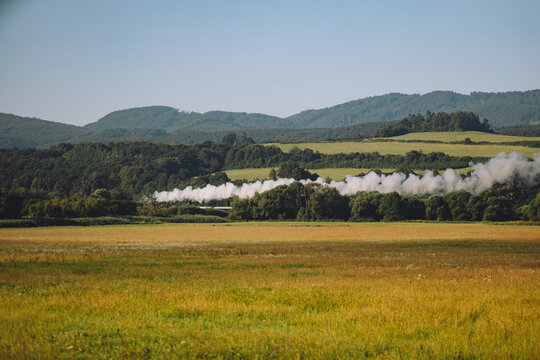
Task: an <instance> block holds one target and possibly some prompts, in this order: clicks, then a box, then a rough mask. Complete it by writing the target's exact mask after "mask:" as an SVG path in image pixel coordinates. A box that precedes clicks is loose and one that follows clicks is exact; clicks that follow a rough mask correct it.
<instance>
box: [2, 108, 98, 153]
mask: <svg viewBox="0 0 540 360" xmlns="http://www.w3.org/2000/svg"><path fill="white" fill-rule="evenodd" d="M89 133H90V132H89V131H88V130H85V129H83V128H81V127H78V126H74V125H67V124H62V123H57V122H53V121H46V120H41V119H36V118H28V117H21V116H16V115H12V114H3V113H0V148H29V147H35V146H43V145H50V144H55V143H59V142H65V141H73V140H74V139H76V138H78V137H83V136H85V135H87V134H89Z"/></svg>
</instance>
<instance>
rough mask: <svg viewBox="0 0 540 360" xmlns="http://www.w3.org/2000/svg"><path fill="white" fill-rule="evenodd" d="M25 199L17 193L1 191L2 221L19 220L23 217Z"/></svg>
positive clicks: (0, 214)
mask: <svg viewBox="0 0 540 360" xmlns="http://www.w3.org/2000/svg"><path fill="white" fill-rule="evenodd" d="M23 200H24V197H23V196H22V195H21V194H18V193H17V192H15V191H7V190H6V189H0V219H18V218H20V217H21V215H22V210H23Z"/></svg>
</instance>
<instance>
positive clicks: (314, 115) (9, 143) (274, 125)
mask: <svg viewBox="0 0 540 360" xmlns="http://www.w3.org/2000/svg"><path fill="white" fill-rule="evenodd" d="M428 110H429V111H432V112H442V111H444V112H454V111H459V110H463V111H471V112H474V113H476V114H478V115H479V117H480V119H481V120H483V119H484V118H487V119H488V120H489V123H490V125H492V126H494V127H499V128H500V127H506V126H521V125H528V124H535V123H540V90H529V91H510V92H500V93H487V92H473V93H471V94H470V95H463V94H458V93H455V92H451V91H433V92H430V93H427V94H424V95H418V94H412V95H407V94H399V93H391V94H386V95H381V96H373V97H367V98H363V99H359V100H353V101H349V102H346V103H343V104H339V105H336V106H332V107H328V108H324V109H318V110H306V111H302V112H300V113H298V114H295V115H292V116H289V117H286V118H279V117H276V116H271V115H265V114H258V113H243V112H226V111H210V112H206V113H197V112H184V111H179V110H177V109H175V108H172V107H169V106H147V107H138V108H131V109H125V110H119V111H114V112H112V113H110V114H108V115H106V116H104V117H102V118H101V119H99V120H98V121H96V122H93V123H90V124H87V125H86V126H84V127H79V126H74V125H67V124H62V123H57V122H52V121H45V120H40V119H36V118H24V117H19V116H16V115H12V114H1V113H0V129H1V130H2V131H1V133H0V147H2V148H9V147H19V148H22V147H36V146H47V145H51V144H55V143H58V142H86V141H96V142H110V141H121V140H127V141H143V140H144V141H159V142H183V143H191V142H193V141H195V139H196V141H202V140H206V139H208V140H215V139H216V138H220V136H222V134H223V133H226V132H227V131H246V132H248V134H255V136H256V137H257V139H256V140H259V141H266V140H267V139H272V140H274V141H276V140H280V138H283V141H300V140H302V141H305V140H307V139H314V140H315V139H316V140H324V139H326V138H336V136H337V137H340V136H345V137H346V138H354V137H357V136H358V135H361V134H368V135H369V134H373V132H374V131H375V130H376V129H377V128H380V127H382V126H384V124H385V123H386V122H388V121H398V120H401V119H403V118H405V117H407V116H408V115H410V114H418V113H425V112H426V111H428ZM381 122H382V124H379V123H381ZM361 125H362V126H361ZM364 125H365V126H364ZM280 129H281V130H280ZM285 129H287V130H285ZM293 130H294V131H293ZM285 139H286V140H285ZM294 139H296V140H294Z"/></svg>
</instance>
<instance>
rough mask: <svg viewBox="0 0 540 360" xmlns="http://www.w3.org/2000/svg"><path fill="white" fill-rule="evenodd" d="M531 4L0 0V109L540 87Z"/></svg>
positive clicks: (295, 102)
mask: <svg viewBox="0 0 540 360" xmlns="http://www.w3.org/2000/svg"><path fill="white" fill-rule="evenodd" d="M539 14H540V1H538V0H532V1H525V0H513V1H497V0H491V1H484V0H474V1H473V0H467V1H461V0H456V1H437V0H430V1H408V0H400V1H391V0H387V1H381V0H373V1H362V0H356V1H337V0H334V1H330V0H329V1H322V0H298V1H293V0H288V1H269V0H266V1H258V0H250V1H235V0H230V1H207V0H193V1H182V0H178V1H173V0H170V1H159V0H154V1H150V0H148V1H138V0H93V1H82V0H0V112H7V113H13V114H17V115H21V116H31V117H37V118H41V119H46V120H52V121H59V122H63V123H69V124H75V125H84V124H87V123H90V122H94V121H97V120H98V119H99V118H101V117H103V116H105V115H106V114H108V113H109V112H112V111H115V110H120V109H126V108H130V107H139V106H148V105H167V106H172V107H174V108H178V109H180V110H184V111H197V112H205V111H211V110H225V111H240V112H258V113H265V114H270V115H276V116H281V117H285V116H290V115H293V114H295V113H297V112H300V111H302V110H306V109H319V108H324V107H328V106H333V105H336V104H339V103H343V102H346V101H350V100H354V99H359V98H364V97H368V96H376V95H383V94H386V93H390V92H400V93H407V94H412V93H419V94H424V93H427V92H430V91H434V90H451V91H456V92H459V93H463V94H468V93H470V92H471V91H495V92H498V91H512V90H532V89H538V88H540V40H539V39H540V21H538V15H539Z"/></svg>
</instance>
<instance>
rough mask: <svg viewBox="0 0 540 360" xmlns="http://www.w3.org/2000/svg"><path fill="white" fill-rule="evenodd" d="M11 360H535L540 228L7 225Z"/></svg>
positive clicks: (2, 349)
mask: <svg viewBox="0 0 540 360" xmlns="http://www.w3.org/2000/svg"><path fill="white" fill-rule="evenodd" d="M0 268H1V271H0V307H1V308H2V311H1V312H0V324H2V326H0V357H1V358H55V359H62V358H64V359H73V358H89V357H92V358H163V359H170V358H180V357H181V358H186V357H187V358H195V357H197V358H256V357H257V358H386V359H388V358H490V359H491V358H501V359H503V358H510V357H512V358H537V356H538V354H539V353H540V345H539V343H538V341H537V339H538V338H539V337H540V325H539V323H540V228H539V227H538V226H509V225H505V226H501V225H486V224H472V223H469V224H444V223H442V224H435V223H386V224H382V223H374V224H371V223H370V224H355V223H297V222H294V223H271V222H265V223H234V224H214V225H203V224H182V225H179V224H167V225H147V226H109V227H89V228H80V227H79V228H74V227H61V228H56V227H50V228H31V229H1V230H0Z"/></svg>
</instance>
